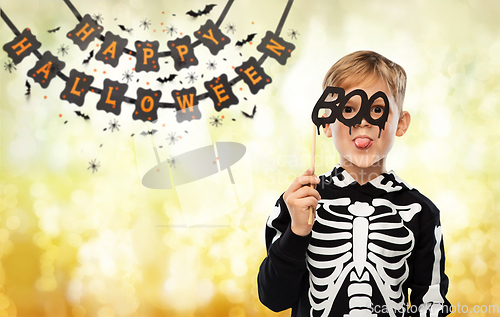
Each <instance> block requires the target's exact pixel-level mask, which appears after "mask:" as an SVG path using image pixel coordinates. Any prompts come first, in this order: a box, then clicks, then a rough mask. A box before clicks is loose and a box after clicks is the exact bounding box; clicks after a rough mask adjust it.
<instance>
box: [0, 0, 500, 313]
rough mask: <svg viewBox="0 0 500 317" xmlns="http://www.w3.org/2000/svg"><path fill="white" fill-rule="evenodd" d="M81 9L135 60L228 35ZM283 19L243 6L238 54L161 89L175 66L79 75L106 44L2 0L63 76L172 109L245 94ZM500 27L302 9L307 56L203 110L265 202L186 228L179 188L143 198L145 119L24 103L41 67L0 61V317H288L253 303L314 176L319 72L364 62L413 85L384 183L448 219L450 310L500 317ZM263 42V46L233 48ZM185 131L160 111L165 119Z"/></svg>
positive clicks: (402, 14) (101, 4)
mask: <svg viewBox="0 0 500 317" xmlns="http://www.w3.org/2000/svg"><path fill="white" fill-rule="evenodd" d="M72 3H73V4H74V5H75V7H76V8H77V9H78V11H79V12H80V13H81V14H82V15H84V14H87V13H88V14H90V15H92V16H93V17H94V18H100V19H102V20H101V21H100V22H101V25H103V26H104V29H105V31H108V30H109V31H111V32H113V33H114V34H118V35H120V36H121V37H124V38H127V39H128V40H129V43H128V45H127V47H128V48H131V49H134V46H133V43H134V42H135V41H136V40H141V41H144V40H150V41H152V40H157V41H159V42H160V51H165V50H167V46H166V42H167V41H170V40H172V39H175V38H177V37H182V36H184V35H190V36H191V37H192V34H193V32H194V31H196V30H198V28H199V27H200V25H202V24H204V23H205V21H206V19H208V18H209V19H212V20H213V21H216V20H217V18H218V17H219V15H220V14H221V12H222V10H223V8H224V6H225V4H226V1H224V0H214V1H210V2H206V1H198V0H196V1H195V0H189V1H167V0H164V1H151V0H106V1H83V0H73V1H72ZM210 3H213V4H217V6H215V7H214V9H213V10H212V11H211V12H210V13H208V14H206V15H201V16H199V17H197V18H193V17H190V16H188V15H186V14H185V13H186V12H187V11H189V10H195V11H197V10H199V9H201V10H202V9H203V8H204V7H205V5H207V4H210ZM286 4H287V1H285V0H271V1H264V0H252V1H250V0H237V1H235V2H234V3H233V5H232V6H231V8H230V10H229V12H228V14H227V16H226V17H225V19H224V21H223V23H222V24H221V30H222V32H223V33H224V34H226V35H227V36H228V37H229V38H230V39H231V44H230V45H228V46H227V47H226V48H225V49H224V51H223V52H220V53H219V54H218V55H217V56H213V55H210V54H209V53H208V50H207V49H206V48H204V47H202V46H199V47H198V48H196V50H195V53H196V55H197V57H198V59H199V60H200V63H199V65H198V66H194V67H191V68H189V69H183V70H181V71H179V72H176V74H178V76H177V78H176V79H175V80H174V81H173V82H171V83H165V84H161V83H159V82H157V81H156V78H157V77H159V76H168V74H171V73H174V72H175V71H174V70H173V62H172V61H171V59H170V58H164V59H161V61H160V63H163V61H169V63H168V64H161V70H160V72H159V73H144V72H142V73H134V72H132V71H131V70H132V68H133V67H134V63H135V61H134V60H133V59H132V60H128V58H127V57H122V58H121V59H120V64H119V65H118V66H117V67H116V68H113V67H111V66H109V65H105V64H103V63H101V62H99V61H96V60H95V59H91V60H90V62H89V63H88V64H82V62H83V60H84V59H86V58H88V56H89V53H90V51H91V50H94V51H95V52H97V50H98V49H99V46H98V45H99V44H100V43H101V42H100V41H99V40H96V41H94V42H92V43H91V44H90V46H89V48H88V49H86V50H85V51H81V50H80V49H79V48H78V46H76V45H73V44H72V42H71V41H70V40H69V39H68V38H67V37H66V33H68V32H69V31H70V30H72V29H73V28H74V27H75V25H76V24H77V23H78V20H77V19H76V18H75V16H74V15H73V14H72V12H71V11H70V10H69V8H68V7H67V6H66V4H65V3H64V2H63V1H60V0H44V1H41V0H16V1H2V10H3V11H4V12H5V14H6V15H7V16H8V17H9V18H10V19H11V20H12V22H13V23H14V24H15V25H16V26H17V28H18V29H19V30H21V31H22V30H23V29H24V28H30V29H31V31H32V32H33V34H34V35H35V36H36V37H37V39H38V41H40V42H41V43H42V47H41V48H40V49H39V51H40V52H41V53H42V54H43V52H45V51H47V50H49V51H51V52H52V53H53V54H54V55H57V56H58V58H59V59H60V60H62V61H64V62H65V63H66V68H65V69H64V70H63V73H65V74H69V71H70V70H71V69H76V70H78V71H83V72H85V73H86V74H88V75H92V76H94V78H95V79H94V83H93V85H94V86H96V87H102V81H103V80H104V79H105V78H110V79H112V80H119V81H120V82H125V73H132V74H133V78H132V80H131V82H130V84H129V85H130V87H129V90H128V92H127V94H126V95H127V96H129V97H132V98H135V91H136V89H137V88H138V87H142V88H151V89H156V90H162V92H163V97H162V101H164V102H171V100H170V98H171V97H170V96H171V95H170V93H171V90H172V89H180V88H189V87H190V86H196V87H197V91H198V92H203V91H204V88H203V82H205V81H207V80H209V79H211V78H212V77H214V76H219V75H220V74H228V77H229V78H233V77H234V70H233V69H232V68H233V67H238V66H239V65H241V63H243V62H244V61H246V60H247V59H248V58H249V57H252V56H253V57H256V58H257V59H258V58H259V57H260V56H261V53H259V52H258V51H257V50H256V47H257V45H258V44H259V43H260V39H261V38H263V37H264V35H265V33H266V31H268V30H270V31H273V32H274V31H275V30H276V26H277V25H278V23H279V20H280V18H281V16H282V13H283V11H284V9H285V6H286ZM498 12H500V2H497V1H478V0H469V1H462V0H459V1H456V0H455V1H451V0H439V1H430V0H421V1H412V2H409V1H404V2H403V1H389V0H382V1H376V2H375V1H360V0H354V1H347V0H340V1H337V0H335V1H318V0H314V1H295V2H294V3H293V5H292V7H291V10H290V13H289V15H288V17H287V19H286V22H285V23H284V26H283V30H282V32H281V36H282V37H283V38H284V39H285V40H286V41H287V42H291V43H293V44H294V45H295V46H296V49H295V50H294V51H293V52H292V54H291V58H290V59H289V60H288V61H287V64H286V65H284V66H283V65H280V64H278V63H277V61H275V60H274V59H271V58H268V59H267V60H266V61H265V62H264V63H263V65H262V66H263V68H264V69H265V71H266V73H267V74H268V75H270V76H271V78H272V83H271V84H270V85H268V86H266V87H265V89H264V90H261V91H260V92H259V93H258V94H256V95H252V94H251V93H250V91H249V89H248V87H247V86H246V85H245V84H244V83H243V81H240V82H238V83H237V84H236V85H235V86H233V91H234V92H235V94H236V95H237V97H238V99H239V101H240V102H239V104H237V105H234V106H232V107H230V108H229V109H224V110H223V111H221V112H217V111H216V110H215V109H214V107H213V103H212V101H210V100H209V99H205V100H203V101H201V102H200V109H201V111H202V119H201V120H204V121H205V122H206V125H207V127H208V130H209V133H210V136H209V137H210V138H211V140H212V141H213V142H216V141H233V142H239V143H242V144H244V145H245V146H246V148H247V152H246V156H247V157H248V159H249V162H250V165H251V178H252V180H251V181H253V186H254V188H253V190H254V194H253V197H252V198H251V199H250V200H249V201H248V202H247V203H245V204H244V205H243V206H242V207H241V208H239V209H237V210H234V211H233V212H231V213H229V214H226V215H224V216H222V217H218V218H217V219H215V220H213V221H212V222H209V223H205V224H202V225H197V226H191V227H190V226H187V225H186V223H185V222H184V218H183V214H182V208H181V206H180V203H179V200H178V198H177V195H176V191H175V189H172V190H152V189H148V188H146V187H144V186H142V185H141V178H140V175H139V172H138V167H137V161H136V152H135V147H134V138H133V137H132V134H135V133H136V132H137V131H138V130H139V129H141V128H142V127H143V122H138V121H133V120H132V111H133V110H134V105H132V104H126V103H124V104H123V105H122V113H121V114H120V115H119V116H115V115H113V114H111V113H106V112H104V111H98V110H97V109H96V103H97V101H98V100H99V96H98V95H97V94H90V93H89V94H88V95H87V97H86V101H85V104H84V105H83V106H82V107H78V106H76V105H74V104H69V103H68V102H66V101H62V100H60V98H59V94H60V92H61V91H62V90H63V88H64V82H63V81H62V80H61V79H60V78H55V79H53V81H52V83H51V85H50V86H49V87H48V88H47V89H42V88H41V87H40V86H39V85H38V84H36V83H34V82H33V81H32V80H30V81H29V83H30V85H31V93H30V95H29V96H27V95H25V93H26V91H27V88H26V86H25V82H26V80H27V76H26V73H27V72H28V70H29V69H31V68H32V67H33V66H34V65H35V63H36V61H37V58H36V57H35V56H33V55H30V56H29V57H27V58H26V59H24V60H23V61H22V62H21V63H20V64H18V65H15V68H12V67H9V62H10V59H9V58H8V56H7V54H6V52H5V51H2V52H1V53H0V62H1V63H2V66H4V69H2V70H1V72H0V74H1V84H0V102H1V109H0V119H1V181H0V263H1V265H0V316H75V317H83V316H99V317H105V316H179V317H181V316H182V317H184V316H230V317H240V316H289V314H290V312H289V311H287V312H282V313H279V314H276V313H273V312H271V311H269V310H268V309H267V308H265V307H264V306H263V305H261V304H260V302H259V299H258V295H257V285H256V275H257V272H258V268H259V265H260V263H261V261H262V260H263V258H264V257H265V256H266V250H265V242H264V227H265V223H266V219H267V217H268V215H269V213H270V212H271V210H272V207H273V206H274V203H275V201H276V199H277V198H278V197H279V195H280V194H281V193H282V192H283V191H285V190H286V188H287V187H288V186H289V184H290V183H291V181H292V180H293V179H294V178H295V177H296V176H297V175H299V174H301V173H302V172H303V171H304V170H306V169H307V168H308V166H309V162H310V149H311V134H312V123H311V119H310V114H311V111H312V108H313V106H314V104H315V102H316V100H317V98H318V97H319V96H320V95H321V92H322V89H321V83H322V80H323V76H324V74H325V73H326V71H327V70H328V68H329V67H330V66H331V65H332V64H333V63H334V62H335V61H337V60H338V59H339V58H340V57H342V56H344V55H346V54H348V53H350V52H353V51H356V50H361V49H363V50H364V49H368V50H374V51H377V52H379V53H381V54H383V55H385V56H386V57H388V58H389V59H391V60H393V61H394V62H396V63H398V64H400V65H402V66H403V67H404V68H405V69H406V71H407V74H408V86H407V94H406V100H405V104H404V108H405V110H407V111H409V112H410V113H411V115H412V122H411V126H410V129H409V131H408V133H407V134H406V135H405V136H404V137H402V138H398V139H397V140H396V143H395V145H394V148H393V150H392V152H391V154H390V156H389V162H388V167H389V169H393V170H395V171H396V172H397V174H398V175H399V176H400V177H401V178H403V179H404V180H405V181H406V182H408V183H409V184H411V185H412V186H414V187H416V188H418V189H419V190H420V191H421V192H422V193H423V194H424V195H426V196H428V197H429V198H430V199H431V200H432V201H433V202H434V203H435V204H436V205H437V206H438V208H439V209H440V210H441V222H442V226H443V232H444V241H445V248H446V258H447V263H446V273H447V275H448V276H449V278H450V281H451V284H450V289H449V293H448V299H449V300H450V301H451V303H452V304H455V305H458V304H460V305H461V307H462V306H463V305H467V307H468V310H469V311H468V312H464V311H463V309H464V308H463V307H462V308H461V309H462V311H461V314H462V315H479V316H489V315H498V313H499V311H498V309H499V308H498V306H499V305H500V230H499V229H500V198H499V197H500V195H499V189H500V178H499V174H500V168H499V167H498V157H499V156H500V141H499V140H500V138H499V136H500V129H499V123H498V119H497V118H499V117H500V105H499V101H500V88H499V87H500V77H499V75H500V35H499V30H500V22H499V20H498ZM118 25H124V26H125V27H126V28H129V29H132V30H129V32H128V31H122V30H120V28H119V27H118ZM0 27H1V34H0V42H1V44H2V46H3V45H4V44H5V43H7V42H9V41H11V40H12V39H14V34H13V33H12V32H11V30H10V29H9V28H8V27H7V25H6V24H5V23H4V22H3V21H2V22H0ZM57 27H60V30H59V31H57V32H53V33H49V32H47V30H51V29H54V28H57ZM253 33H256V34H257V35H256V37H255V39H254V40H253V41H252V43H247V44H245V45H244V46H243V47H236V46H234V43H236V41H238V40H242V39H245V38H246V37H247V35H248V34H253ZM103 34H104V33H103ZM214 63H215V65H211V64H214ZM212 66H215V68H214V67H212ZM193 76H195V77H196V79H193ZM190 81H191V83H190ZM254 107H256V113H255V116H254V117H253V119H252V118H247V117H246V116H244V115H243V114H242V112H241V111H244V112H246V113H250V114H251V113H252V110H253V109H254ZM74 111H81V112H83V113H85V114H87V115H88V116H89V117H90V119H89V120H85V119H84V118H82V117H79V116H77V115H76V114H75V112H74ZM173 115H174V113H173V112H172V111H170V110H168V109H160V110H159V111H158V116H159V117H168V116H173ZM113 123H114V128H112V126H113ZM187 126H189V124H188V125H187ZM150 128H151V129H156V130H157V131H159V132H158V133H165V134H166V135H167V136H170V137H171V136H173V137H174V138H173V139H171V140H170V142H167V143H168V145H171V143H175V142H176V141H180V139H181V138H179V137H181V136H182V133H181V132H175V133H177V134H172V133H174V132H172V131H171V130H169V129H168V128H169V127H168V126H162V125H160V124H152V125H151V126H150ZM317 142H318V144H317V157H316V166H317V168H316V171H317V174H322V173H326V172H328V171H329V170H331V168H332V167H333V166H334V165H335V164H336V163H337V162H338V155H337V154H336V152H335V149H334V146H333V142H331V139H327V138H325V137H324V136H323V135H322V136H320V137H318V141H317ZM249 181H250V180H249ZM196 197H197V193H196V192H194V193H193V199H196ZM474 305H479V306H478V307H479V308H478V309H476V311H478V312H477V313H473V312H472V310H473V306H474ZM494 305H496V308H495V306H494ZM488 306H490V307H488ZM494 309H496V311H494Z"/></svg>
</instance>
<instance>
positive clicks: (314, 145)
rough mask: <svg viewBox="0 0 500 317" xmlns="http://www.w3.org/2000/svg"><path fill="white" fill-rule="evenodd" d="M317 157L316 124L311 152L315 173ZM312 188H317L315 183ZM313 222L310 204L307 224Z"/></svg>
mask: <svg viewBox="0 0 500 317" xmlns="http://www.w3.org/2000/svg"><path fill="white" fill-rule="evenodd" d="M315 158H316V126H314V127H313V142H312V153H311V167H312V169H313V174H314V169H315V168H316V167H315V165H316V164H315ZM310 186H311V188H316V186H315V185H314V184H311V185H310ZM312 223H313V207H312V206H309V219H308V220H307V224H309V225H312Z"/></svg>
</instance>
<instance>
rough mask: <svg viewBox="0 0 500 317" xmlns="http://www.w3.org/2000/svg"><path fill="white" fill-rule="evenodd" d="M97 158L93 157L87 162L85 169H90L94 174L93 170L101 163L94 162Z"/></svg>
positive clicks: (95, 170)
mask: <svg viewBox="0 0 500 317" xmlns="http://www.w3.org/2000/svg"><path fill="white" fill-rule="evenodd" d="M96 161H97V159H93V160H92V161H90V162H89V167H87V169H90V168H91V169H92V174H94V172H97V169H98V168H99V166H101V164H100V163H99V162H96Z"/></svg>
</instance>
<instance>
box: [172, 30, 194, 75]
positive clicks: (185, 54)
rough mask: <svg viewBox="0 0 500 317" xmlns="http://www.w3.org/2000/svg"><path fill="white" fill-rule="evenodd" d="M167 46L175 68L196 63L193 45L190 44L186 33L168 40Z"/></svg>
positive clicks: (179, 68) (178, 68) (186, 66)
mask: <svg viewBox="0 0 500 317" xmlns="http://www.w3.org/2000/svg"><path fill="white" fill-rule="evenodd" d="M167 46H168V48H169V49H170V52H171V56H172V58H173V59H174V67H175V70H181V69H183V68H188V67H190V66H196V65H198V59H197V58H196V56H194V51H193V45H191V38H190V37H189V36H188V35H186V36H184V37H183V38H178V39H175V40H174V41H168V42H167Z"/></svg>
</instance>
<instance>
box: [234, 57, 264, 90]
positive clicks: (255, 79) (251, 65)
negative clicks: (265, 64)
mask: <svg viewBox="0 0 500 317" xmlns="http://www.w3.org/2000/svg"><path fill="white" fill-rule="evenodd" d="M234 71H235V72H236V74H238V75H240V77H241V78H243V81H244V82H245V83H246V84H247V85H248V87H250V91H251V92H252V94H254V95H255V94H256V93H258V92H259V90H261V89H264V87H265V86H266V85H267V84H270V83H271V77H269V76H268V75H267V74H266V73H265V72H264V69H263V68H262V67H260V65H259V64H258V63H257V60H256V59H255V57H250V58H249V59H248V61H246V62H244V63H243V64H242V65H241V66H239V67H236V68H235V69H234Z"/></svg>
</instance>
